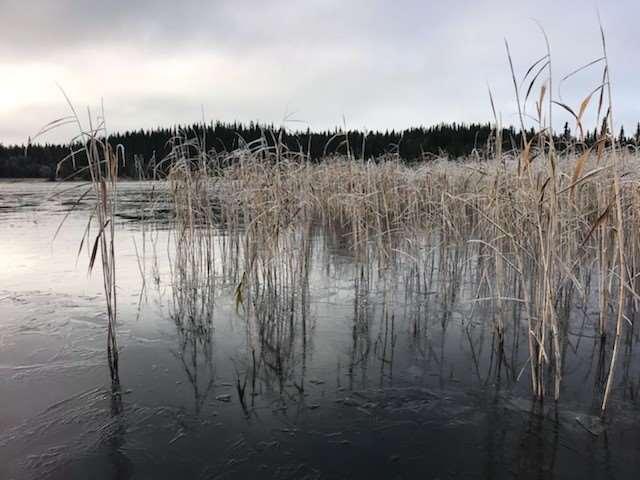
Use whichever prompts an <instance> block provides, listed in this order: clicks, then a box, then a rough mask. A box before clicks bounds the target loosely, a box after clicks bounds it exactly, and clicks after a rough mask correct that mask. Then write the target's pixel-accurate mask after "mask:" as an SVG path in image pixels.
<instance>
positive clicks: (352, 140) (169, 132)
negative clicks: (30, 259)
mask: <svg viewBox="0 0 640 480" xmlns="http://www.w3.org/2000/svg"><path fill="white" fill-rule="evenodd" d="M203 133H204V134H205V135H203ZM527 134H528V138H531V137H532V135H533V130H531V131H530V132H527ZM177 135H183V136H186V137H195V136H196V135H197V136H198V137H200V138H205V139H206V148H207V151H210V150H215V151H217V152H223V151H227V152H229V151H232V150H235V149H237V148H240V147H242V146H243V145H246V144H250V143H251V142H254V141H256V140H258V139H260V138H264V139H265V140H266V142H268V143H269V144H273V143H274V142H276V141H281V142H283V143H284V144H285V145H287V147H288V148H289V149H290V150H293V151H299V152H302V153H304V154H305V155H307V156H308V158H309V159H310V160H311V161H321V160H322V159H323V158H324V157H326V156H330V155H335V154H343V155H344V154H348V155H351V156H352V157H353V158H357V159H362V158H364V159H370V158H378V157H381V156H384V155H388V154H392V155H396V156H398V157H399V158H401V159H402V160H404V161H406V162H416V161H421V160H430V159H433V158H435V157H447V158H450V159H457V158H462V157H466V156H469V155H472V154H477V156H478V158H483V157H484V156H485V154H486V153H487V151H488V149H489V148H490V145H491V143H492V141H493V138H495V137H494V132H493V126H492V125H490V124H488V123H487V124H462V123H452V124H440V125H435V126H431V127H417V128H410V129H406V130H388V131H384V132H381V131H375V132H367V133H366V135H365V133H363V132H361V131H356V130H349V131H347V132H346V134H345V132H344V131H342V130H339V129H335V130H333V131H324V132H312V131H310V130H306V131H297V132H289V131H285V130H282V131H281V129H280V128H277V127H274V126H273V125H260V124H257V123H254V122H251V123H249V124H248V125H246V124H240V123H221V122H217V123H211V124H209V125H208V126H207V127H206V131H204V128H203V126H202V125H190V126H186V127H173V128H157V129H152V130H136V131H127V132H124V133H115V134H112V135H111V136H110V137H109V141H110V143H111V144H112V145H113V146H114V147H115V146H116V145H122V146H123V147H124V151H125V158H126V162H125V165H124V166H123V167H122V169H121V172H122V175H123V176H125V177H130V178H138V174H139V172H140V169H141V168H142V169H143V170H145V171H147V172H148V171H149V167H150V166H152V165H158V164H161V161H162V159H164V158H165V157H166V156H167V155H168V154H169V152H170V151H171V140H172V139H173V138H175V137H176V136H177ZM280 135H281V136H280ZM502 138H503V141H504V145H503V148H504V149H505V150H509V149H512V148H515V147H516V146H517V145H520V144H521V137H520V134H519V133H518V132H517V131H516V130H515V129H514V128H513V127H510V128H507V129H504V131H503V136H502ZM595 138H596V133H595V132H588V133H587V134H586V136H585V138H584V143H585V144H587V145H589V144H591V143H593V142H594V141H595ZM618 138H619V140H620V142H621V144H623V145H627V144H629V145H638V144H639V143H640V124H638V128H637V130H636V132H635V134H634V135H633V136H630V137H628V136H626V135H625V133H624V130H621V132H620V134H619V135H618ZM347 140H348V142H347ZM574 144H575V138H573V136H572V134H571V131H570V129H569V125H568V124H566V125H565V128H564V131H563V132H562V134H559V135H557V136H556V145H559V148H564V147H565V146H566V145H574ZM76 147H77V146H76ZM70 148H71V147H70V146H69V145H57V144H34V145H30V146H29V147H28V148H25V145H12V146H3V145H2V144H0V178H49V179H55V178H56V177H57V178H67V177H69V176H71V175H72V174H73V172H74V169H76V170H77V169H79V168H81V166H82V164H83V162H82V159H83V156H82V155H78V163H75V162H71V161H67V162H65V163H64V165H63V167H62V168H61V169H58V168H57V165H58V163H59V162H60V160H62V159H63V158H65V157H66V156H68V155H69V152H70ZM363 150H364V151H363ZM74 163H75V166H74ZM165 167H166V165H165Z"/></svg>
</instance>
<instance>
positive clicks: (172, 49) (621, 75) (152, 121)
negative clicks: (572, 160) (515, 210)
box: [0, 0, 640, 143]
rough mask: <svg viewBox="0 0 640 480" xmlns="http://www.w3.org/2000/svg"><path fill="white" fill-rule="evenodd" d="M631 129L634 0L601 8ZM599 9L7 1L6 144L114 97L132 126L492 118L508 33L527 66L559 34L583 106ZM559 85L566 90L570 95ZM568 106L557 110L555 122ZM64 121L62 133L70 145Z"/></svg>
mask: <svg viewBox="0 0 640 480" xmlns="http://www.w3.org/2000/svg"><path fill="white" fill-rule="evenodd" d="M600 11H601V16H602V20H603V23H604V25H605V29H606V33H607V41H608V44H607V46H608V49H609V53H610V62H611V70H612V76H613V82H614V93H615V99H614V102H615V107H616V110H615V115H616V118H615V119H616V122H617V123H618V124H620V123H622V122H624V123H625V124H626V126H627V130H629V129H635V123H636V122H637V121H638V120H640V102H639V99H638V96H637V93H636V88H637V85H638V81H637V77H638V73H640V55H638V53H637V52H638V51H640V36H639V35H637V33H636V28H635V20H634V19H635V18H638V15H639V14H640V4H638V2H636V1H635V0H633V1H632V0H624V1H617V2H606V3H604V2H603V3H602V5H600ZM596 12H597V9H596V5H595V4H593V5H591V6H588V5H585V2H583V1H563V2H552V1H548V0H543V1H537V2H528V1H527V2H524V1H523V2H513V1H483V2H477V1H464V0H449V1H447V2H443V1H437V2H428V1H411V0H410V1H398V2H385V1H381V0H369V1H365V0H354V1H349V2H344V1H337V0H323V1H321V0H306V1H305V2H285V1H280V0H276V1H271V2H262V1H248V0H236V1H226V0H221V1H215V2H214V1H206V0H187V1H182V2H175V1H174V0H171V1H168V0H128V1H115V0H113V1H110V2H98V1H89V0H57V1H55V2H54V1H50V0H49V1H47V0H31V1H30V2H23V1H17V0H0V39H1V41H0V142H3V143H13V142H23V141H25V140H26V138H27V137H28V136H29V135H31V134H33V133H34V132H35V131H37V130H38V128H39V127H40V126H41V125H42V124H44V123H46V122H47V121H49V120H53V119H55V118H58V117H60V116H62V115H65V114H66V113H67V107H66V105H65V102H64V98H63V97H62V95H61V94H60V92H59V91H58V89H57V87H56V82H57V83H58V84H60V85H61V86H62V87H63V88H64V89H65V91H66V92H67V93H68V94H69V96H70V97H71V99H72V100H73V102H74V103H75V104H76V106H77V107H79V108H80V107H83V108H84V107H85V106H93V107H94V108H95V106H96V105H98V104H99V103H100V100H101V99H104V103H105V106H106V110H107V116H108V121H109V126H110V128H111V129H112V130H123V129H132V128H141V127H145V128H146V127H152V126H157V125H170V124H174V123H179V122H193V121H198V120H199V119H200V118H201V111H202V108H204V111H205V115H206V117H207V118H208V119H221V120H227V121H232V120H242V121H248V120H260V121H265V122H274V123H280V122H281V121H282V120H283V119H284V118H285V117H286V118H293V119H296V120H299V121H301V122H303V123H296V124H292V126H305V127H306V125H309V126H310V127H311V128H318V129H319V128H326V127H331V126H334V125H336V124H340V123H342V117H343V116H344V117H345V118H346V121H347V124H348V125H349V126H350V127H353V128H364V127H366V128H372V129H375V128H378V129H380V128H382V129H384V128H389V129H391V128H404V127H407V126H410V125H421V124H425V125H426V124H433V123H437V122H441V121H488V120H490V119H491V111H490V107H489V101H488V95H487V83H488V84H490V85H491V88H492V89H493V91H494V94H495V97H496V102H497V106H498V109H499V110H500V111H501V113H502V118H503V122H504V123H513V122H515V116H514V114H515V104H514V102H513V100H512V99H513V95H512V85H511V79H510V76H509V70H508V64H507V60H506V56H505V53H504V44H503V39H504V38H505V37H506V38H507V39H508V40H509V43H510V45H511V50H512V53H513V56H514V60H515V64H516V69H517V70H518V72H519V73H520V74H523V73H524V72H525V71H526V69H527V67H528V65H529V64H530V63H531V62H532V61H534V60H535V59H537V58H539V57H540V56H541V55H543V54H544V52H545V50H544V49H545V47H544V40H543V38H542V35H541V33H540V31H539V29H538V27H537V25H536V23H535V22H534V21H533V20H532V19H536V20H538V21H539V22H540V24H542V25H543V26H544V28H545V30H546V31H547V33H548V35H549V38H550V40H551V44H552V55H553V57H552V58H553V70H554V75H555V78H556V80H557V81H556V82H555V83H556V87H555V88H554V94H555V95H556V96H558V95H560V94H561V95H562V100H563V101H565V102H567V103H568V104H571V105H577V104H579V102H580V100H581V99H582V98H583V97H584V96H586V95H587V94H588V93H589V92H590V90H591V89H592V88H594V87H595V86H596V85H597V83H598V79H599V72H598V71H596V70H593V71H591V72H589V71H587V72H583V73H581V74H580V75H578V76H576V77H575V78H573V79H571V80H570V81H567V82H564V83H563V84H560V82H559V79H560V78H562V76H563V75H564V74H566V73H568V72H570V71H572V70H573V69H574V68H576V67H579V66H580V65H582V64H584V63H587V62H589V61H590V60H593V59H595V58H597V57H599V56H600V55H601V46H600V38H599V31H598V19H597V13H596ZM558 87H560V90H558ZM564 120H566V117H565V116H563V115H562V114H561V112H558V114H557V116H556V120H555V123H556V126H561V122H564ZM68 134H69V132H62V131H61V132H58V133H57V134H53V135H52V136H50V137H48V139H49V140H52V141H59V140H63V139H64V137H65V136H66V135H68Z"/></svg>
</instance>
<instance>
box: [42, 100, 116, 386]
mask: <svg viewBox="0 0 640 480" xmlns="http://www.w3.org/2000/svg"><path fill="white" fill-rule="evenodd" d="M63 94H64V96H65V99H66V100H67V103H68V105H69V108H70V110H71V115H69V116H67V117H63V118H60V119H58V120H55V121H53V122H51V123H49V124H47V125H46V126H45V127H44V128H43V129H42V130H41V131H40V132H39V133H38V134H37V135H36V136H35V137H34V138H37V137H39V136H40V135H43V134H45V133H47V132H48V131H50V130H52V129H55V128H58V127H61V126H64V125H69V124H72V125H75V126H77V128H78V131H77V135H76V136H75V137H74V138H73V139H72V141H71V144H70V150H71V151H70V153H69V155H68V156H67V157H65V158H64V159H62V160H61V161H60V162H59V165H58V169H60V168H61V167H62V165H63V164H64V163H65V162H72V163H73V165H74V167H75V171H74V173H73V175H72V176H73V177H78V178H87V177H88V178H89V180H90V185H89V187H88V188H87V189H86V190H85V192H84V193H83V194H82V195H81V196H80V197H79V199H78V203H79V202H80V201H81V200H82V199H83V198H84V197H87V196H89V195H90V194H92V195H93V199H94V204H93V209H92V211H91V215H90V217H89V221H88V222H87V226H86V228H85V231H84V235H83V238H82V239H81V242H80V248H79V250H78V254H80V253H81V251H82V249H83V248H85V249H87V252H88V254H89V273H91V271H92V270H93V268H94V266H95V264H96V261H98V256H99V263H100V265H101V267H102V279H103V286H104V294H105V300H106V310H107V358H108V363H109V371H110V376H111V381H112V384H114V385H118V384H119V381H120V378H119V369H118V361H119V351H118V342H117V335H116V327H117V318H118V303H117V292H116V260H115V259H116V253H115V212H116V208H117V198H118V192H117V186H118V166H119V163H120V161H122V162H124V151H123V148H122V146H117V147H115V148H114V147H112V145H111V144H110V142H109V134H108V130H107V126H106V121H105V116H104V109H103V108H102V109H101V112H100V115H99V116H97V117H95V118H94V117H93V116H92V114H91V112H90V111H88V116H87V125H85V124H84V123H83V121H82V120H81V118H80V116H79V115H78V114H77V112H76V110H75V108H74V107H73V104H72V103H71V102H70V101H69V98H68V97H67V95H66V94H65V93H64V92H63ZM76 205H77V204H76ZM74 207H75V205H74ZM74 207H72V209H73V208H74ZM65 219H66V217H65ZM63 222H64V220H63ZM93 222H95V223H96V224H97V225H96V226H95V228H96V229H97V232H96V233H95V236H93V235H94V232H93V231H92V223H93ZM61 226H62V224H61Z"/></svg>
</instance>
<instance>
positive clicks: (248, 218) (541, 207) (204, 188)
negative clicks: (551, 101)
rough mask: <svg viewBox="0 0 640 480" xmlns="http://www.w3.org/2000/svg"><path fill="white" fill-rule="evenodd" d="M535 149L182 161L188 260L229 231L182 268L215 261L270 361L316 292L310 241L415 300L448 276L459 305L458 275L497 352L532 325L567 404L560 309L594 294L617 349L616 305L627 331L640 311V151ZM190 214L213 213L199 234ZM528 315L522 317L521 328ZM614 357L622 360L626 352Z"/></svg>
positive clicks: (264, 151)
mask: <svg viewBox="0 0 640 480" xmlns="http://www.w3.org/2000/svg"><path fill="white" fill-rule="evenodd" d="M198 155H199V156H201V154H198ZM527 155H530V156H531V157H532V158H533V159H531V158H529V159H527V162H528V164H527V168H526V170H524V169H523V168H522V164H523V161H524V160H523V152H512V153H510V154H504V155H503V157H502V158H500V159H494V160H484V161H478V160H474V161H460V162H450V161H446V160H438V161H433V162H430V163H426V164H424V163H423V164H419V165H413V166H412V165H407V164H404V163H402V162H400V161H399V160H398V159H397V158H393V157H390V158H382V159H376V160H371V161H361V160H355V159H353V158H348V157H334V158H330V159H327V161H325V162H323V163H320V164H316V163H312V162H309V161H308V160H307V159H305V158H304V156H303V155H301V154H300V153H299V152H287V151H286V150H285V149H284V147H283V146H282V145H280V146H279V147H278V148H274V147H269V146H267V141H266V139H265V141H264V142H263V143H262V144H261V145H258V146H255V148H253V149H252V148H251V147H244V148H242V149H240V150H237V151H234V152H231V153H215V152H214V153H209V154H208V159H207V161H208V162H209V165H210V166H215V165H220V164H223V163H224V164H225V165H226V167H225V168H222V169H216V168H214V167H211V168H208V170H207V173H206V174H204V173H203V168H202V166H197V167H196V166H195V165H196V164H195V163H193V162H192V163H190V165H192V167H191V168H190V169H187V170H186V171H185V165H186V164H189V163H188V162H187V163H178V164H177V166H175V167H174V168H173V170H172V173H171V174H170V176H169V178H170V179H171V181H176V179H180V182H182V183H180V188H178V189H176V191H179V192H180V194H179V195H178V196H176V197H175V198H174V202H175V208H176V213H175V218H176V221H177V222H178V224H179V227H178V231H181V232H191V233H189V234H188V235H191V236H190V237H188V238H187V239H186V240H185V246H184V247H181V246H180V245H178V250H179V251H181V249H182V250H184V252H185V254H188V255H193V254H194V252H202V251H203V248H202V247H201V245H202V243H201V240H199V239H197V240H195V243H194V240H193V239H194V238H196V237H193V235H205V236H206V235H211V232H213V231H215V232H217V233H216V235H218V236H219V240H218V241H217V242H213V243H210V244H207V243H206V242H205V245H206V246H205V248H204V250H206V251H207V252H208V253H207V255H209V257H206V256H205V257H203V256H202V255H201V254H198V255H199V256H198V258H199V259H200V260H198V262H195V263H192V264H190V265H192V266H191V267H189V268H187V269H185V272H186V271H188V270H189V269H193V268H196V269H198V270H203V267H202V266H201V263H200V261H202V259H203V258H204V262H205V263H208V264H210V265H209V266H208V267H206V268H205V270H206V271H210V270H209V269H212V268H213V264H214V263H216V264H217V265H218V266H219V268H220V277H221V278H222V279H224V280H225V281H226V282H227V283H232V284H235V285H236V301H237V304H238V309H239V311H242V309H247V311H250V312H251V313H250V315H252V316H253V317H252V318H253V319H254V321H255V322H257V323H256V325H254V327H253V328H251V329H250V331H252V332H254V334H253V335H254V337H252V340H251V341H250V342H251V344H252V345H253V347H252V349H253V351H255V352H258V357H259V358H260V356H261V354H260V353H259V352H260V345H262V346H265V345H268V342H267V343H265V342H266V340H265V338H267V337H268V339H270V341H271V340H273V339H276V340H277V339H278V338H281V337H282V335H284V336H285V337H288V336H290V335H291V333H292V332H291V331H290V329H292V328H293V323H292V322H289V323H288V324H287V322H284V323H282V322H277V321H276V319H277V318H289V319H292V318H293V316H294V313H295V312H298V311H299V309H300V307H295V308H294V307H293V305H295V304H296V296H299V295H302V293H301V290H300V289H299V288H293V287H294V286H295V287H297V286H300V285H305V284H307V283H306V282H308V279H307V280H305V278H306V277H305V273H304V272H308V268H309V267H308V266H309V262H310V261H311V257H312V255H311V254H310V250H309V248H310V247H309V245H310V244H311V239H312V238H315V237H318V236H319V237H322V238H324V239H325V241H327V240H328V239H332V240H331V242H334V243H335V244H339V245H340V246H341V248H343V249H346V250H347V251H349V252H350V254H351V255H352V256H353V258H354V259H356V260H357V261H358V263H359V264H360V265H361V266H362V272H361V275H362V277H363V278H371V277H372V276H374V277H375V276H378V277H379V276H384V275H385V274H386V272H390V271H395V272H397V271H404V272H406V275H405V277H404V282H405V286H408V287H410V290H411V291H412V292H413V293H414V294H418V295H420V294H421V293H423V292H424V291H425V289H427V288H433V285H434V280H433V272H434V271H437V272H438V275H437V277H438V279H437V284H438V287H437V289H438V290H439V291H440V293H441V296H442V297H443V298H444V300H445V303H452V302H454V301H455V300H456V299H455V298H447V297H455V295H456V292H458V291H459V290H460V288H459V287H460V283H461V281H462V280H461V279H462V277H463V276H465V275H467V274H473V276H474V278H475V279H476V280H475V283H474V291H473V294H471V295H469V298H467V299H466V300H469V301H473V302H476V303H477V304H478V305H483V306H485V307H486V305H487V304H488V305H489V306H490V309H491V312H492V315H491V318H493V320H492V327H493V328H494V330H495V333H496V335H497V338H498V339H499V341H498V344H499V345H501V344H502V343H503V342H504V341H505V336H506V331H508V330H509V329H514V330H518V332H517V334H519V333H521V330H520V329H524V330H525V331H526V337H527V338H528V349H529V365H528V367H527V368H526V370H528V371H529V372H530V380H531V388H532V391H533V393H534V395H535V396H536V397H538V398H543V397H546V396H552V397H553V398H555V399H558V398H559V396H560V391H561V382H562V364H563V360H562V358H563V349H564V348H565V347H564V345H565V340H566V338H565V337H564V336H565V335H566V333H565V332H566V329H567V325H568V321H569V318H568V314H567V311H566V309H564V308H563V306H566V305H574V304H577V303H581V302H582V303H586V302H587V301H588V299H589V298H591V296H592V295H597V296H598V298H599V299H600V300H599V302H600V312H601V313H600V318H599V320H598V325H597V333H598V335H600V336H601V337H602V339H603V341H606V340H607V339H611V338H613V340H614V345H615V339H616V338H617V337H618V335H619V333H618V327H619V325H618V322H617V321H616V319H617V314H618V305H620V304H621V305H622V308H623V311H622V312H621V313H620V315H621V316H622V319H623V321H624V323H627V322H629V323H630V322H633V320H634V318H635V315H636V310H637V300H638V298H640V297H639V296H638V292H637V290H636V288H637V286H638V281H637V276H638V275H637V268H638V266H637V260H635V259H636V258H637V253H638V248H639V247H640V245H639V243H638V242H639V241H640V238H639V237H638V234H637V232H638V231H639V230H638V227H640V225H639V224H638V221H639V219H638V215H637V211H638V210H637V204H638V202H639V201H640V183H639V179H640V176H639V175H638V171H637V167H636V165H637V160H638V158H637V154H636V153H635V152H634V151H620V150H618V151H615V152H614V151H613V150H612V149H611V148H607V149H600V150H599V151H595V150H591V149H583V150H582V151H579V152H575V153H573V152H570V151H569V152H567V153H565V154H563V155H559V154H557V153H556V152H555V151H553V150H551V149H550V148H549V147H548V145H545V144H542V146H541V147H540V149H539V150H537V151H536V150H535V149H532V150H530V151H529V152H528V153H527ZM549 163H553V165H554V170H553V174H554V175H555V177H554V179H551V178H550V176H549V168H548V164H549ZM616 169H620V173H616V171H617V170H616ZM193 175H197V176H198V178H199V179H200V180H198V181H195V182H194V181H193V180H192V176H193ZM186 179H189V180H186ZM616 179H618V183H619V187H620V191H619V195H620V201H621V204H622V210H621V212H622V215H623V217H622V218H621V219H618V218H617V213H616V212H617V211H616V209H615V201H616V198H617V194H616V193H615V191H616V187H615V185H616V182H617V180H616ZM194 199H198V200H194ZM194 205H196V206H194ZM181 212H186V215H184V214H183V213H181ZM203 212H204V213H203ZM192 215H196V216H199V217H200V218H201V223H200V225H199V227H198V228H195V230H191V229H192V228H193V225H195V223H194V220H193V218H192ZM202 218H206V219H207V220H205V221H204V223H202ZM620 226H621V227H620ZM620 228H622V229H623V230H624V235H625V238H626V239H627V241H626V242H625V243H624V245H623V247H624V248H623V255H624V258H625V259H626V258H628V259H630V260H629V262H627V263H625V264H624V268H621V264H620V261H619V253H618V250H617V249H618V242H619V240H618V237H619V236H620V234H619V229H620ZM194 232H204V233H200V234H196V233H194ZM206 232H209V233H206ZM181 235H186V233H183V234H181ZM197 238H200V237H197ZM214 243H215V244H216V245H217V247H216V248H217V250H216V251H215V252H214V251H213V250H215V249H214V248H213V244H214ZM183 268H184V267H183ZM205 277H207V275H205ZM428 285H430V286H429V287H428ZM296 292H297V293H296ZM621 296H622V303H621ZM516 311H517V312H518V314H517V318H518V319H520V323H518V322H512V321H511V319H512V318H514V312H516ZM295 314H296V315H297V313H295ZM281 327H282V328H281ZM621 327H622V325H620V328H621ZM416 328H418V327H416ZM512 334H514V335H515V334H516V332H512ZM276 343H277V344H278V345H280V343H279V342H276ZM274 348H275V347H274ZM271 351H272V352H273V351H274V350H273V348H272V349H271ZM275 351H278V349H275ZM280 353H282V352H280ZM276 358H280V356H279V355H278V356H277V357H276ZM611 358H612V360H611V363H612V364H613V363H614V360H613V359H615V352H614V353H613V355H612V357H611ZM266 361H267V360H265V362H266ZM269 364H271V365H272V366H273V365H277V364H274V363H273V362H270V363H269ZM276 368H280V367H276ZM523 370H524V369H523ZM611 372H613V369H612V370H611ZM521 373H522V372H521ZM607 395H608V392H607V393H605V396H604V398H603V409H604V408H605V407H606V397H607Z"/></svg>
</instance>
